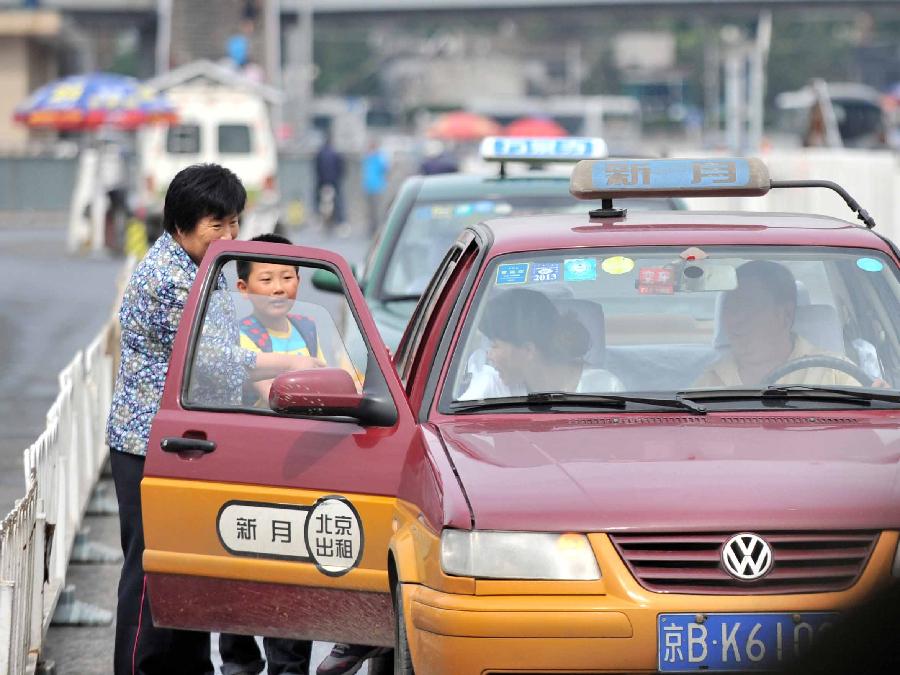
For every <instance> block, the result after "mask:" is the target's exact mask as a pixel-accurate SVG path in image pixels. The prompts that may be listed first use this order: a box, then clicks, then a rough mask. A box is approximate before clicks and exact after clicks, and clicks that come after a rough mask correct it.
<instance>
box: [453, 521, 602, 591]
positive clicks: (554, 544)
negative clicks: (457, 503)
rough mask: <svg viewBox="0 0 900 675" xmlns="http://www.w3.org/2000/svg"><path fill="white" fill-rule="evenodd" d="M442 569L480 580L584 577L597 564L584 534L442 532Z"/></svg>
mask: <svg viewBox="0 0 900 675" xmlns="http://www.w3.org/2000/svg"><path fill="white" fill-rule="evenodd" d="M441 567H442V568H443V570H444V572H446V573H447V574H450V575H453V576H461V577H477V578H480V579H555V580H570V581H589V580H593V579H599V578H600V568H599V567H598V566H597V559H596V558H595V557H594V551H593V550H592V549H591V545H590V543H589V542H588V539H587V537H586V536H584V535H583V534H553V533H550V532H489V531H477V530H476V531H469V530H444V531H443V533H442V534H441Z"/></svg>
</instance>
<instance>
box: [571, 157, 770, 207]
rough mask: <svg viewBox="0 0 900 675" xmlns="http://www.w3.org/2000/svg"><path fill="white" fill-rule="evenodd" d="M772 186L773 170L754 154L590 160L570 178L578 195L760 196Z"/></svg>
mask: <svg viewBox="0 0 900 675" xmlns="http://www.w3.org/2000/svg"><path fill="white" fill-rule="evenodd" d="M770 187H772V182H771V180H770V179H769V170H768V168H767V167H766V165H765V164H764V163H763V162H762V160H759V159H756V158H754V157H751V158H743V157H724V158H722V157H715V158H700V159H614V160H613V159H610V160H588V161H581V162H578V164H576V165H575V169H574V170H573V171H572V177H571V179H570V182H569V191H570V192H571V193H572V195H573V196H575V197H577V198H578V199H616V198H621V197H660V196H666V197H725V196H736V197H759V196H762V195H764V194H766V193H767V192H768V191H769V188H770Z"/></svg>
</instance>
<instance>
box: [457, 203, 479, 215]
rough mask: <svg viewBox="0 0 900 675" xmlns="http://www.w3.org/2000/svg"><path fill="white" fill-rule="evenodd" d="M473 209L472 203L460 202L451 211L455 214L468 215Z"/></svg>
mask: <svg viewBox="0 0 900 675" xmlns="http://www.w3.org/2000/svg"><path fill="white" fill-rule="evenodd" d="M473 211H475V205H474V204H460V205H459V206H457V207H456V208H455V209H454V210H453V213H454V215H457V216H468V215H469V214H470V213H472V212H473Z"/></svg>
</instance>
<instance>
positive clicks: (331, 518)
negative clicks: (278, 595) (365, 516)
mask: <svg viewBox="0 0 900 675" xmlns="http://www.w3.org/2000/svg"><path fill="white" fill-rule="evenodd" d="M216 529H217V532H218V535H219V540H220V541H221V543H222V546H224V547H225V550H227V551H228V552H229V553H231V554H232V555H237V556H247V557H251V558H274V559H276V560H296V561H298V562H312V563H315V565H316V567H317V568H318V570H319V571H320V572H322V573H323V574H327V575H329V576H340V575H342V574H346V573H347V572H349V571H350V570H351V569H353V568H354V567H356V566H357V565H358V564H359V561H360V560H361V559H362V553H363V543H364V538H363V528H362V521H361V520H360V517H359V513H358V512H357V510H356V508H354V506H353V504H351V503H350V501H349V500H347V499H346V498H344V497H341V496H338V495H328V496H326V497H322V498H321V499H319V500H318V501H317V502H316V503H315V504H313V505H312V506H299V505H296V504H271V503H265V502H250V501H229V502H226V503H225V504H224V505H223V506H222V508H221V509H220V510H219V515H218V518H217V519H216Z"/></svg>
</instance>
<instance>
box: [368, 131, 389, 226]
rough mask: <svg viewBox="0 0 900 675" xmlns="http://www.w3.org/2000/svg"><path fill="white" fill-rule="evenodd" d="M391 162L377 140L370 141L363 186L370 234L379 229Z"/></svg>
mask: <svg viewBox="0 0 900 675" xmlns="http://www.w3.org/2000/svg"><path fill="white" fill-rule="evenodd" d="M390 168H391V167H390V162H389V161H388V158H387V155H386V154H385V153H384V152H383V151H382V150H381V148H379V147H378V143H377V142H376V141H371V142H370V143H369V149H368V151H367V152H366V155H365V157H363V161H362V188H363V192H364V193H365V195H366V209H367V211H368V217H369V234H374V233H375V230H376V229H378V221H379V220H380V219H381V213H382V207H383V204H382V199H383V196H384V193H385V191H386V190H387V183H388V173H389V171H390Z"/></svg>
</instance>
